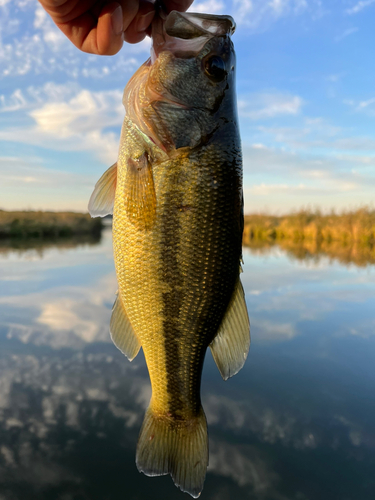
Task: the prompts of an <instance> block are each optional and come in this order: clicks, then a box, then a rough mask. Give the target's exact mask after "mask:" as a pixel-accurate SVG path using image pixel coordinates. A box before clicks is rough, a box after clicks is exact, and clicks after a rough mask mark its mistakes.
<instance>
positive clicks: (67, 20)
mask: <svg viewBox="0 0 375 500" xmlns="http://www.w3.org/2000/svg"><path fill="white" fill-rule="evenodd" d="M39 2H40V3H41V4H42V7H43V8H44V9H45V10H46V11H47V12H48V14H49V15H50V16H51V17H52V20H53V21H54V23H55V24H56V26H57V27H58V28H60V30H61V31H62V32H63V33H64V35H66V36H67V37H68V38H69V40H70V41H71V42H73V43H74V45H75V46H76V47H78V48H79V49H80V50H82V51H83V52H89V53H90V54H99V55H106V56H110V55H113V54H116V53H117V52H118V51H119V50H120V49H121V47H122V44H123V42H124V40H125V41H126V42H128V43H137V42H140V41H141V40H143V39H144V38H145V36H146V34H147V30H148V28H149V26H150V24H151V21H152V19H153V17H154V15H155V8H154V4H153V0H119V1H118V2H111V1H109V2H106V1H105V0H99V1H97V0H83V1H82V0H81V1H80V0H39ZM192 3H193V0H165V1H164V2H163V6H164V7H165V9H166V10H167V11H168V12H170V11H172V10H179V11H185V10H186V9H188V8H189V6H190V5H191V4H192Z"/></svg>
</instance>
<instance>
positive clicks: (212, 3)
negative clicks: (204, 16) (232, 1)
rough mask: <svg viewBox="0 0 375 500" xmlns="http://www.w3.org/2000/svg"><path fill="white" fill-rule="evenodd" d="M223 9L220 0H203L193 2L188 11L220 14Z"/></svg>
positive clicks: (223, 6)
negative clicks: (201, 0)
mask: <svg viewBox="0 0 375 500" xmlns="http://www.w3.org/2000/svg"><path fill="white" fill-rule="evenodd" d="M224 9H225V4H224V2H223V1H221V0H205V1H203V2H194V3H193V4H192V5H191V6H190V8H189V11H190V12H202V13H209V14H221V13H223V11H224Z"/></svg>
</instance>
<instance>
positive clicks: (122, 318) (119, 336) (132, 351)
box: [109, 295, 141, 361]
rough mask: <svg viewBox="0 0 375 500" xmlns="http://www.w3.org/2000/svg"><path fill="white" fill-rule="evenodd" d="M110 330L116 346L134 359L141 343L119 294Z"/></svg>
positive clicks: (113, 310) (130, 359) (113, 309)
mask: <svg viewBox="0 0 375 500" xmlns="http://www.w3.org/2000/svg"><path fill="white" fill-rule="evenodd" d="M109 331H110V333H111V338H112V340H113V343H114V344H115V346H116V347H117V348H118V349H120V351H121V352H122V353H123V354H125V356H126V357H127V358H128V359H129V361H132V360H133V359H134V358H135V357H136V355H137V354H138V352H139V349H140V348H141V343H140V341H139V339H138V337H137V335H136V334H135V332H134V330H133V327H132V325H131V323H130V321H129V318H128V316H127V314H126V311H125V308H124V306H123V304H122V302H121V298H120V296H119V295H117V297H116V300H115V303H114V304H113V308H112V316H111V322H110V325H109Z"/></svg>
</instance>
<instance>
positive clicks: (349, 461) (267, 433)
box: [0, 229, 375, 500]
mask: <svg viewBox="0 0 375 500" xmlns="http://www.w3.org/2000/svg"><path fill="white" fill-rule="evenodd" d="M244 260H245V268H244V274H243V275H242V280H243V284H244V288H245V292H246V299H247V303H248V309H249V314H250V318H251V327H252V345H251V348H250V353H249V357H248V360H247V362H246V365H245V367H244V368H243V369H242V371H241V372H240V373H239V374H238V375H236V376H235V377H233V378H232V379H230V380H229V381H227V382H223V381H222V379H221V377H220V375H219V372H218V370H217V368H216V366H215V364H214V362H213V360H212V357H211V354H210V353H208V355H207V358H206V362H205V368H204V373H203V383H202V400H203V406H204V408H205V411H206V415H207V419H208V424H209V436H210V466H209V469H208V474H207V478H206V482H205V487H204V490H203V493H202V495H201V498H202V499H203V500H204V499H207V500H208V499H210V500H211V499H212V500H227V499H228V500H234V499H235V500H237V499H260V500H325V499H327V500H335V499H337V500H366V499H369V500H370V499H371V500H373V499H374V498H375V472H374V471H375V368H374V366H375V266H374V265H370V264H369V265H366V264H364V265H362V266H361V267H357V266H356V265H355V264H350V263H348V264H346V265H344V264H342V263H340V262H339V261H336V260H335V259H329V258H328V257H324V256H320V257H319V258H309V259H303V258H299V259H296V258H294V257H293V256H292V254H290V253H286V252H285V251H284V250H281V249H280V248H278V247H272V248H269V249H266V250H264V249H253V250H251V249H245V250H244ZM115 292H116V279H115V273H114V265H113V258H112V245H111V235H110V230H109V229H107V230H106V231H105V232H104V234H103V237H102V240H101V241H100V243H97V244H89V243H81V244H78V245H77V246H75V245H74V244H69V243H64V244H62V245H60V246H56V245H52V244H51V245H50V246H45V247H43V246H39V247H37V248H29V249H27V248H26V249H22V248H21V249H12V248H6V247H2V248H0V500H31V499H33V500H34V499H35V500H86V499H87V500H120V499H121V500H146V499H147V500H148V499H153V500H169V499H171V500H172V499H173V500H178V499H180V498H186V499H188V498H190V497H189V496H188V495H186V494H183V493H181V492H180V491H179V490H177V489H176V488H175V487H174V486H173V483H172V481H171V479H170V477H169V476H166V477H159V478H148V477H146V476H144V475H143V474H140V473H139V472H138V471H137V469H136V466H135V448H136V442H137V438H138V432H139V429H140V425H141V422H142V419H143V414H144V410H145V408H146V407H147V404H148V400H149V397H150V385H149V380H148V375H147V369H146V366H145V362H144V358H143V355H142V354H141V353H140V355H139V356H138V357H137V358H136V359H135V360H134V361H133V362H132V363H129V362H128V361H127V359H126V358H125V357H124V356H123V355H122V354H121V353H120V352H119V351H118V350H117V349H116V348H115V347H114V346H113V345H112V343H111V341H110V338H109V334H108V325H109V320H110V315H111V307H112V304H113V301H114V297H115Z"/></svg>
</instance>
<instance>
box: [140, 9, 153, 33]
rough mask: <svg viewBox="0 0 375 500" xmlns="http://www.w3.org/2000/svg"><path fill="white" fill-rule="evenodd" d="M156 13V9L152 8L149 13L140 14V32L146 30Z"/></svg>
mask: <svg viewBox="0 0 375 500" xmlns="http://www.w3.org/2000/svg"><path fill="white" fill-rule="evenodd" d="M154 15H155V11H154V10H152V11H151V12H148V13H147V14H144V15H143V16H140V18H139V19H138V22H137V31H138V33H140V32H141V31H145V30H146V29H147V28H148V27H149V26H150V24H151V21H152V20H153V18H154Z"/></svg>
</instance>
